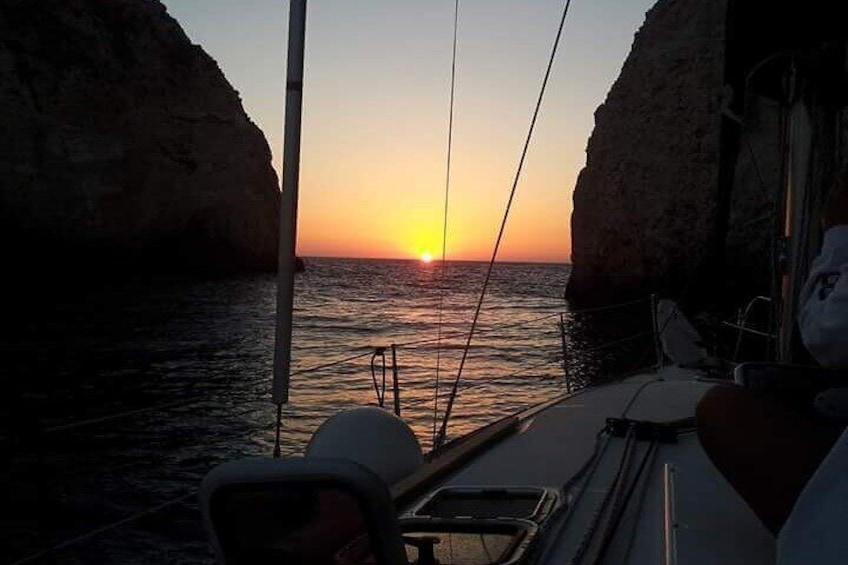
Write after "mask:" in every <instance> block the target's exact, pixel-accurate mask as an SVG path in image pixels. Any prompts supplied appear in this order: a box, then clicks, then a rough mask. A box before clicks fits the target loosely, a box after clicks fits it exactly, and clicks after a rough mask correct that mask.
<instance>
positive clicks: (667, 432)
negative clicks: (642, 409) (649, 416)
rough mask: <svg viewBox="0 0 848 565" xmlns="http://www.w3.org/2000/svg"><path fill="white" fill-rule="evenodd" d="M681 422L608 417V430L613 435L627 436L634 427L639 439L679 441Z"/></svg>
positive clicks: (662, 441)
mask: <svg viewBox="0 0 848 565" xmlns="http://www.w3.org/2000/svg"><path fill="white" fill-rule="evenodd" d="M681 424H682V423H681V422H678V421H675V422H650V421H647V420H631V419H630V418H607V427H606V430H607V432H609V434H610V435H611V436H613V437H626V436H627V434H628V432H629V431H630V430H631V429H632V430H633V433H634V435H635V437H636V439H637V440H640V441H649V440H650V441H658V442H659V443H677V434H678V431H679V429H680V428H681Z"/></svg>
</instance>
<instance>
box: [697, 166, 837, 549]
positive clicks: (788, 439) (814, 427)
mask: <svg viewBox="0 0 848 565" xmlns="http://www.w3.org/2000/svg"><path fill="white" fill-rule="evenodd" d="M822 229H823V230H824V241H823V244H822V248H821V251H820V254H819V256H818V257H817V258H816V260H815V261H814V262H813V266H812V269H811V271H810V273H809V275H808V277H807V282H806V284H805V285H804V289H803V290H802V296H801V300H802V303H801V311H800V312H799V315H798V328H799V331H800V333H801V339H802V341H803V342H804V344H805V346H806V347H807V348H808V350H809V352H810V354H811V355H812V356H813V358H814V359H815V360H816V361H818V363H819V364H821V365H822V366H823V367H826V368H848V175H845V174H843V175H840V178H839V180H838V182H836V183H835V185H834V189H833V191H832V193H831V195H830V197H829V199H828V203H827V205H826V206H825V210H824V213H823V218H822ZM845 384H846V386H848V379H846V383H845ZM697 420H698V437H699V439H700V441H701V444H702V445H703V447H704V450H705V451H706V453H707V454H708V455H709V456H710V458H711V459H712V460H713V463H715V465H716V467H718V468H719V469H720V470H721V471H722V473H723V474H724V475H725V477H726V478H727V479H728V481H729V482H730V483H731V484H732V485H733V486H734V488H735V489H736V490H737V491H738V492H739V494H740V495H741V496H742V497H743V498H744V499H745V501H746V502H747V503H748V505H749V506H750V507H751V509H752V510H753V511H754V512H755V513H756V514H757V516H759V518H760V519H761V520H762V522H763V524H764V525H765V526H766V527H767V528H768V529H769V530H770V531H771V532H772V533H773V534H774V535H775V536H779V544H778V545H779V547H780V548H781V549H780V552H779V554H780V555H781V556H784V555H785V556H787V557H781V563H784V562H785V563H787V564H788V563H793V564H794V563H802V562H804V561H797V560H794V559H795V558H792V559H790V558H789V557H788V556H789V554H790V553H792V555H802V554H804V552H805V551H806V550H807V549H810V547H809V546H804V547H802V545H803V544H802V545H799V541H801V540H803V539H805V536H809V535H811V534H812V531H810V530H809V529H808V528H807V525H808V524H811V523H814V522H815V521H814V520H808V519H807V518H804V517H802V518H798V516H804V515H805V511H804V510H799V508H801V509H806V513H809V512H811V511H820V510H821V509H823V508H827V507H828V506H829V505H830V504H834V505H836V506H834V508H833V511H834V512H837V508H838V509H839V510H838V512H841V514H839V520H838V522H835V523H839V524H842V525H844V524H845V523H846V522H845V520H842V518H843V517H844V518H845V519H848V436H846V435H844V434H843V435H842V436H841V437H840V434H842V428H841V427H839V426H835V425H832V424H829V423H825V422H821V421H819V420H816V419H814V418H810V417H809V416H808V415H807V414H804V413H802V412H801V411H799V410H797V408H795V407H794V406H790V405H788V404H786V403H785V402H784V401H782V400H781V399H778V398H775V397H773V396H771V395H769V394H766V393H763V392H761V391H756V390H749V389H747V388H743V387H739V386H717V387H714V388H713V389H711V390H710V391H708V392H707V394H705V395H704V398H703V399H702V400H701V402H700V403H699V405H698V408H697ZM840 453H841V454H842V455H839V454H840ZM837 456H839V457H837ZM831 462H835V464H836V465H837V466H841V467H840V469H842V470H843V471H845V472H844V473H842V474H841V475H840V473H839V472H836V473H834V472H832V471H826V468H827V467H828V466H829V467H830V468H832V465H831ZM836 476H842V477H845V478H844V479H842V481H843V482H842V483H841V484H842V487H844V488H845V492H844V494H845V495H846V496H845V497H842V498H838V502H835V501H836V500H837V498H830V499H828V500H827V502H825V501H823V500H822V499H821V497H822V496H824V497H825V498H827V495H826V494H824V493H827V492H830V489H831V488H834V485H835V483H833V482H832V479H833V477H836ZM842 487H840V488H842ZM802 493H803V494H802ZM832 514H833V513H832ZM836 516H837V514H833V515H832V516H831V518H832V519H836ZM790 517H791V518H790ZM831 518H827V519H826V520H825V521H827V520H829V519H831ZM837 537H838V538H840V539H838V540H837V539H834V540H833V541H834V543H836V544H837V545H838V546H839V547H838V548H837V549H834V551H836V552H837V553H840V552H844V553H842V556H843V557H844V560H843V561H841V562H843V563H848V536H842V535H840V536H837ZM815 539H817V538H816V537H812V538H809V540H808V541H807V542H806V543H808V544H815V543H816V542H815V541H814V540H815ZM840 543H844V544H845V545H844V546H842V545H839V544H840ZM825 546H826V544H825V545H823V546H822V547H825ZM783 548H787V549H783ZM799 548H800V549H799ZM796 550H797V551H796ZM784 559H785V561H783V560H784ZM806 562H807V563H819V561H818V560H816V559H813V560H808V561H806ZM822 562H827V561H822Z"/></svg>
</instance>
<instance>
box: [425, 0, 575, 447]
mask: <svg viewBox="0 0 848 565" xmlns="http://www.w3.org/2000/svg"><path fill="white" fill-rule="evenodd" d="M570 5H571V0H566V2H565V7H564V9H563V11H562V19H561V20H560V23H559V29H557V34H556V39H555V40H554V45H553V48H552V49H551V56H550V58H549V59H548V66H547V69H546V70H545V77H544V79H542V87H541V89H540V91H539V97H538V99H537V100H536V108H535V110H534V111H533V118H532V119H531V120H530V128H529V129H528V131H527V137H526V138H525V140H524V148H523V149H522V151H521V158H520V159H519V161H518V168H517V169H516V171H515V178H514V179H513V181H512V188H511V189H510V192H509V199H508V200H507V204H506V210H504V215H503V219H502V220H501V227H500V229H499V230H498V237H497V240H496V241H495V248H494V250H493V251H492V258H491V260H490V261H489V266H488V268H487V269H486V279H485V280H484V281H483V289H482V290H481V292H480V299H479V300H478V301H477V308H476V309H475V311H474V319H473V320H472V322H471V329H470V330H469V332H468V340H467V341H466V343H465V349H464V350H463V352H462V360H461V361H460V363H459V370H458V371H457V375H456V379H454V382H453V387H452V388H451V395H450V397H449V398H448V405H447V408H446V410H445V415H444V417H443V418H442V425H441V427H440V428H439V434H438V437H437V440H438V441H437V443H436V444H434V447H438V446H440V445H441V444H442V443H443V442H444V439H445V433H446V432H447V425H448V421H449V420H450V415H451V410H452V409H453V403H454V401H455V400H456V393H457V391H458V387H459V381H460V379H461V378H462V370H463V368H464V367H465V361H466V359H467V358H468V351H469V349H470V348H471V340H472V339H473V338H474V330H475V328H476V327H477V321H478V319H479V318H480V310H481V309H482V307H483V300H484V299H485V297H486V289H487V288H488V286H489V280H490V279H491V277H492V269H493V267H494V265H495V259H496V258H497V256H498V251H499V250H500V246H501V240H502V239H503V234H504V231H505V229H506V222H507V219H508V218H509V212H510V209H511V208H512V202H513V200H514V199H515V192H516V189H517V188H518V181H519V179H520V178H521V172H522V170H523V168H524V161H525V159H526V158H527V152H528V150H529V148H530V140H531V139H532V138H533V131H534V129H535V128H536V120H537V118H538V117H539V110H540V109H541V107H542V100H543V99H544V96H545V91H546V90H547V86H548V79H549V78H550V76H551V69H552V68H553V65H554V59H555V58H556V53H557V48H558V47H559V41H560V38H561V37H562V30H563V28H564V27H565V19H566V17H567V16H568V8H569V6H570Z"/></svg>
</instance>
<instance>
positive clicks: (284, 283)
mask: <svg viewBox="0 0 848 565" xmlns="http://www.w3.org/2000/svg"><path fill="white" fill-rule="evenodd" d="M305 42H306V0H291V3H290V5H289V42H288V43H289V44H288V66H287V79H286V117H285V137H284V139H283V175H282V176H283V179H282V183H283V186H282V193H281V194H280V244H279V255H278V260H277V332H276V341H275V344H274V386H273V390H272V398H273V401H274V404H276V405H277V407H278V412H279V407H280V406H281V405H282V404H285V403H286V402H288V401H289V376H290V374H291V340H292V310H293V305H294V273H295V261H296V259H295V249H296V243H297V191H298V181H299V178H300V122H301V108H302V105H303V53H304V44H305Z"/></svg>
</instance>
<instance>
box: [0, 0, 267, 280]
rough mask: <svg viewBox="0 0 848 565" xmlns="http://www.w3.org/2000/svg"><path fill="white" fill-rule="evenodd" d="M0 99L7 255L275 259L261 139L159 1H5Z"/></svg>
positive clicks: (78, 260) (39, 261)
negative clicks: (0, 108) (0, 107)
mask: <svg viewBox="0 0 848 565" xmlns="http://www.w3.org/2000/svg"><path fill="white" fill-rule="evenodd" d="M0 106H2V108H3V128H2V134H0V179H2V180H0V251H2V253H3V257H4V263H6V264H7V265H8V264H10V263H12V264H19V265H21V266H23V267H24V268H25V269H26V270H27V271H29V270H32V269H35V270H42V269H52V268H55V267H56V266H57V264H58V265H62V266H66V267H70V268H77V269H80V268H81V269H86V270H95V271H101V270H105V271H120V270H128V271H131V272H149V271H195V270H200V271H212V272H222V271H237V270H246V269H249V270H255V269H272V268H274V267H275V263H276V260H275V256H276V246H277V233H278V217H277V215H278V210H277V206H278V200H279V192H278V188H277V180H276V176H275V174H274V171H273V169H272V167H271V153H270V151H269V148H268V144H267V142H266V141H265V138H264V136H263V135H262V132H261V131H260V130H259V129H258V128H257V127H256V125H254V124H253V123H252V122H251V120H250V118H249V117H248V116H247V114H246V113H245V111H244V109H243V107H242V104H241V101H240V99H239V95H238V93H237V92H236V91H235V90H234V89H233V87H232V86H231V85H230V84H229V83H228V82H227V80H226V79H225V78H224V75H223V74H222V72H221V70H220V69H219V68H218V65H217V64H216V63H215V61H214V60H213V59H212V58H211V57H209V55H207V54H206V53H205V52H204V51H203V49H201V48H200V47H199V46H197V45H193V44H192V43H191V41H189V39H188V38H187V37H186V35H185V33H184V32H183V30H182V29H181V28H180V26H179V24H178V23H177V22H176V21H175V20H174V19H173V18H171V17H170V16H169V15H168V13H167V11H166V8H165V7H164V6H163V5H162V4H161V3H160V2H158V1H157V0H41V1H39V2H32V1H31V0H2V2H0Z"/></svg>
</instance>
